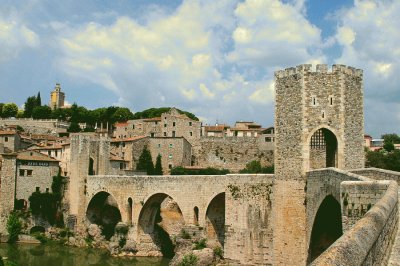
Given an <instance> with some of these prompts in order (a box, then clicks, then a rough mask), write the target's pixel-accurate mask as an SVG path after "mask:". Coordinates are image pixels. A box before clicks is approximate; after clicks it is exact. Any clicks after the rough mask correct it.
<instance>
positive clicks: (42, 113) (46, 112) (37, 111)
mask: <svg viewBox="0 0 400 266" xmlns="http://www.w3.org/2000/svg"><path fill="white" fill-rule="evenodd" d="M32 117H33V118H34V119H49V118H51V108H50V107H49V106H47V105H43V106H36V107H35V108H33V112H32Z"/></svg>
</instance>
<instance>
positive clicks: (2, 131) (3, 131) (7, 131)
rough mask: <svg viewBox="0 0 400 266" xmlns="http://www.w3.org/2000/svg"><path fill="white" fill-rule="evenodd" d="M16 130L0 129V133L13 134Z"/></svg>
mask: <svg viewBox="0 0 400 266" xmlns="http://www.w3.org/2000/svg"><path fill="white" fill-rule="evenodd" d="M16 133H17V132H15V130H0V135H3V136H4V135H15V134H16Z"/></svg>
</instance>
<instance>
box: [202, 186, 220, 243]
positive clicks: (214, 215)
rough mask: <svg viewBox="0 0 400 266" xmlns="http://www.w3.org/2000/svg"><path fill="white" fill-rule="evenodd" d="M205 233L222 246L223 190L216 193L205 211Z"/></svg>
mask: <svg viewBox="0 0 400 266" xmlns="http://www.w3.org/2000/svg"><path fill="white" fill-rule="evenodd" d="M205 229H206V235H207V238H208V239H210V240H211V239H212V240H216V241H218V242H219V244H220V245H221V246H222V247H223V246H224V242H225V192H223V193H220V194H218V195H216V196H215V197H214V198H213V199H212V200H211V202H210V204H208V207H207V211H206V227H205Z"/></svg>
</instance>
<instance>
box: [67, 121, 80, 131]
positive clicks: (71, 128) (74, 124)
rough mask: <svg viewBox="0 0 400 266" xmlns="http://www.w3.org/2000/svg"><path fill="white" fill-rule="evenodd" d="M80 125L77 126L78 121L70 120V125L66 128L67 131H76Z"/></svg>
mask: <svg viewBox="0 0 400 266" xmlns="http://www.w3.org/2000/svg"><path fill="white" fill-rule="evenodd" d="M81 130H82V129H81V127H80V126H79V124H78V123H76V122H72V123H71V124H70V125H69V127H68V129H67V132H69V133H77V132H81Z"/></svg>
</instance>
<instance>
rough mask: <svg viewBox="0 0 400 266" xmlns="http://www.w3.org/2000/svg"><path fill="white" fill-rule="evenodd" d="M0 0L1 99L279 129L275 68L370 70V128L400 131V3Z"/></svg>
mask: <svg viewBox="0 0 400 266" xmlns="http://www.w3.org/2000/svg"><path fill="white" fill-rule="evenodd" d="M59 3H61V2H55V1H50V0H32V1H11V0H0V51H1V53H0V73H1V75H0V92H1V99H0V102H16V103H17V104H18V105H19V106H21V107H22V105H23V103H24V101H25V100H26V98H27V97H28V96H31V95H35V94H37V92H38V91H40V92H41V95H42V100H43V101H45V102H47V101H48V99H49V93H50V91H51V90H52V89H53V88H54V86H55V83H56V82H59V83H61V87H62V89H63V90H64V91H65V93H66V99H67V101H68V102H70V103H73V102H77V103H78V104H79V105H83V106H86V107H88V108H97V107H101V106H109V105H119V106H127V107H129V108H131V110H133V111H141V110H143V109H146V108H150V107H161V106H176V107H178V108H181V109H185V110H188V111H191V112H193V113H195V114H196V115H198V116H199V117H200V118H201V119H202V120H203V121H204V122H205V123H208V124H213V123H215V122H216V121H218V122H220V123H221V122H225V123H228V124H233V123H234V122H235V121H236V120H253V121H256V122H258V123H260V124H262V125H264V126H270V125H272V124H273V119H274V118H273V116H274V114H273V109H274V95H273V88H274V83H273V82H274V80H273V78H274V76H273V73H274V71H275V70H278V69H282V68H286V67H291V66H296V65H298V64H303V63H312V64H316V63H326V64H329V65H331V64H335V63H338V64H345V65H350V66H354V67H356V68H361V69H363V70H364V89H365V94H364V102H365V131H366V133H369V134H372V135H373V136H374V137H379V136H380V134H382V133H390V132H397V133H400V132H399V123H400V104H399V100H400V92H399V88H398V84H399V75H397V74H396V73H398V72H399V71H400V69H399V68H400V64H399V63H400V62H399V61H400V31H399V30H398V29H399V27H400V17H399V16H397V14H399V13H400V1H389V0H382V1H377V0H376V1H371V0H363V1H350V0H335V1H330V0H322V1H321V0H308V1H307V0H285V1H277V0H242V1H234V0H220V1H213V0H203V1H196V0H185V1H162V0H158V1H145V0H136V1H128V0H116V1H98V0H97V1H95V0H85V1H72V0H69V1H62V4H59Z"/></svg>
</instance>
